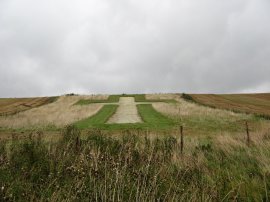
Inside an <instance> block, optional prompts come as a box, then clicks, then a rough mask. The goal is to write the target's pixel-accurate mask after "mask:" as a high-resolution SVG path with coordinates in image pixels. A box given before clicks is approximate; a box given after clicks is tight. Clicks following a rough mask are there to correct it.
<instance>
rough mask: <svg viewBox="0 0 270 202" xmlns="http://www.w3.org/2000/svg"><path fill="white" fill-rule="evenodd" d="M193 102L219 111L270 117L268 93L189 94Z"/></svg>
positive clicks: (269, 95) (269, 97) (269, 96)
mask: <svg viewBox="0 0 270 202" xmlns="http://www.w3.org/2000/svg"><path fill="white" fill-rule="evenodd" d="M190 96H191V97H192V98H193V99H194V101H196V102H198V103H200V104H203V105H207V106H211V107H215V108H220V109H228V110H233V111H239V112H246V113H254V114H258V115H266V116H270V93H262V94H223V95H213V94H191V95H190Z"/></svg>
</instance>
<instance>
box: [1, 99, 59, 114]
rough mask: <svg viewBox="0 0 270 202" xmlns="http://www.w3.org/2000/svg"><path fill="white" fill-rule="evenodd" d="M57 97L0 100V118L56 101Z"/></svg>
mask: <svg viewBox="0 0 270 202" xmlns="http://www.w3.org/2000/svg"><path fill="white" fill-rule="evenodd" d="M57 98H58V97H37V98H0V116H3V115H11V114H16V113H18V112H22V111H26V110H29V109H32V108H34V107H39V106H42V105H46V104H49V103H52V102H54V101H56V99H57Z"/></svg>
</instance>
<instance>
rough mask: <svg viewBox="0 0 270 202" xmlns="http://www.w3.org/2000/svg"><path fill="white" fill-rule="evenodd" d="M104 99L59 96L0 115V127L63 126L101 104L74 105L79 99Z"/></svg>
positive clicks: (87, 115) (92, 110)
mask: <svg viewBox="0 0 270 202" xmlns="http://www.w3.org/2000/svg"><path fill="white" fill-rule="evenodd" d="M92 98H94V99H106V98H107V96H106V95H102V96H101V95H98V96H61V97H59V98H58V99H57V101H55V102H53V103H50V104H47V105H43V106H40V107H36V108H32V109H29V110H27V111H23V112H19V113H17V114H14V115H9V116H0V127H4V128H22V127H45V126H48V125H54V126H58V127H59V126H64V125H67V124H70V123H73V122H75V121H78V120H81V119H84V118H86V117H89V116H91V115H93V114H95V113H97V112H98V111H99V110H100V109H101V107H102V106H103V105H102V104H92V105H87V106H80V105H74V104H75V103H76V102H78V101H79V100H80V99H92Z"/></svg>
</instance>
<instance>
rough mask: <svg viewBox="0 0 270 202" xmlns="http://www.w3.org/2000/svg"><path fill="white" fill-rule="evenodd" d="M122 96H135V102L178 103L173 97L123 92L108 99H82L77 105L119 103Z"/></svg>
mask: <svg viewBox="0 0 270 202" xmlns="http://www.w3.org/2000/svg"><path fill="white" fill-rule="evenodd" d="M120 97H134V99H135V102H166V103H176V102H177V101H176V100H173V99H149V100H148V99H146V97H145V94H122V95H110V96H109V97H108V99H107V100H91V99H82V100H79V101H78V102H77V103H75V105H88V104H93V103H117V102H119V99H120Z"/></svg>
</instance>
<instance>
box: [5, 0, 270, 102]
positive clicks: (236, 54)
mask: <svg viewBox="0 0 270 202" xmlns="http://www.w3.org/2000/svg"><path fill="white" fill-rule="evenodd" d="M269 91H270V0H76V1H71V0H23V1H22V0H0V97H20V96H43V95H59V94H64V93H68V92H74V93H146V92H149V93H151V92H196V93H239V92H269Z"/></svg>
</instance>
